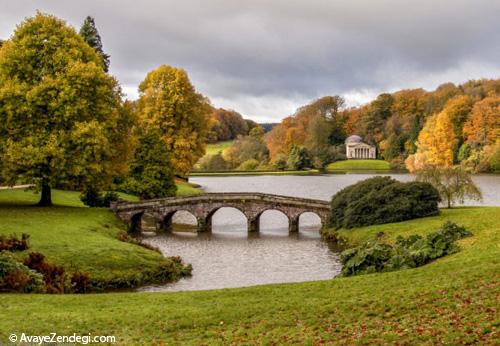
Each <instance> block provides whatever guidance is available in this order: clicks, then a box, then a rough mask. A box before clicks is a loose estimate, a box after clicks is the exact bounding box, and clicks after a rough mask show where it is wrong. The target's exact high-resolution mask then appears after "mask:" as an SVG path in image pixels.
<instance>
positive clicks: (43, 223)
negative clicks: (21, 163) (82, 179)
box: [0, 189, 173, 287]
mask: <svg viewBox="0 0 500 346" xmlns="http://www.w3.org/2000/svg"><path fill="white" fill-rule="evenodd" d="M79 196H80V193H79V192H73V191H60V190H53V202H54V206H53V207H49V208H40V207H36V206H34V204H35V203H36V202H37V201H38V199H39V195H38V194H35V193H34V192H33V191H26V190H23V189H13V190H1V191H0V234H4V235H10V234H13V233H15V234H17V235H19V236H20V235H21V233H28V234H29V235H30V244H31V247H30V249H29V250H28V251H37V252H41V253H43V254H44V255H46V256H47V259H48V260H49V261H51V262H54V263H57V264H58V265H62V266H64V267H65V268H66V270H67V271H69V272H75V271H82V272H86V273H88V274H90V277H91V279H92V280H93V281H94V282H96V283H97V282H99V283H102V285H103V286H106V285H108V286H109V287H122V286H135V285H137V284H144V283H145V282H146V281H148V280H149V279H150V276H151V275H154V274H155V273H157V272H158V271H159V270H160V266H168V265H173V263H172V261H171V260H170V259H167V258H164V257H163V256H162V255H160V254H159V253H157V252H155V251H152V250H148V249H145V248H143V247H141V246H138V245H135V244H131V243H127V242H123V241H120V240H118V238H117V237H118V235H119V234H120V233H122V232H124V231H125V230H126V227H125V225H124V224H123V223H122V222H121V221H119V220H118V219H117V218H116V217H115V215H114V214H113V213H112V212H111V211H110V210H108V209H103V208H87V207H85V206H84V205H83V204H82V202H81V201H80V199H79ZM121 197H125V198H127V199H131V200H133V199H135V198H134V196H130V195H126V194H121ZM28 251H25V252H21V253H18V256H20V257H24V256H25V254H26V253H27V252H28Z"/></svg>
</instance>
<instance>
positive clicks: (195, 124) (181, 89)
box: [137, 65, 211, 175]
mask: <svg viewBox="0 0 500 346" xmlns="http://www.w3.org/2000/svg"><path fill="white" fill-rule="evenodd" d="M139 96H140V97H139V100H138V102H137V108H138V113H139V120H140V122H141V123H142V124H143V125H144V126H152V127H154V128H157V129H159V130H160V131H161V136H162V139H163V141H164V142H165V150H167V151H168V152H170V154H171V156H172V165H173V167H174V171H175V173H176V174H180V175H185V174H187V173H188V172H189V171H190V170H191V168H192V167H193V165H194V164H195V163H196V162H197V161H198V159H199V158H200V157H202V156H203V155H204V153H205V142H206V136H207V131H208V124H209V116H210V112H211V109H210V107H209V104H208V101H207V100H206V99H205V98H204V97H203V96H202V95H201V94H198V93H197V92H196V91H195V89H194V87H193V85H192V84H191V82H190V81H189V78H188V75H187V74H186V72H185V71H184V70H183V69H179V68H175V67H171V66H167V65H162V66H160V67H158V68H157V69H156V70H153V71H151V72H149V73H148V74H147V76H146V78H145V79H144V81H143V82H142V83H141V84H140V85H139Z"/></svg>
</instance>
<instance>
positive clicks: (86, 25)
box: [80, 16, 109, 72]
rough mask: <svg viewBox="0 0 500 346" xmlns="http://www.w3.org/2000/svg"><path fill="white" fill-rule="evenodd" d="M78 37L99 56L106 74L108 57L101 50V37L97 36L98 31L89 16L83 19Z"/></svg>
mask: <svg viewBox="0 0 500 346" xmlns="http://www.w3.org/2000/svg"><path fill="white" fill-rule="evenodd" d="M80 36H82V37H83V39H84V40H85V42H87V43H88V45H89V46H91V47H92V48H94V49H95V50H96V52H97V53H98V54H99V55H100V56H101V58H102V63H103V64H104V71H105V72H108V70H109V55H108V54H106V53H104V50H103V48H102V41H101V35H99V31H97V28H96V26H95V22H94V18H92V17H91V16H87V18H85V20H84V22H83V24H82V27H81V28H80Z"/></svg>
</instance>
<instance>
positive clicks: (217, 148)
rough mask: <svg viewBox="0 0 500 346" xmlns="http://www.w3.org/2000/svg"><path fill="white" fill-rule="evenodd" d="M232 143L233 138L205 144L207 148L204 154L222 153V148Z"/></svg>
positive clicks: (224, 148)
mask: <svg viewBox="0 0 500 346" xmlns="http://www.w3.org/2000/svg"><path fill="white" fill-rule="evenodd" d="M233 143H234V140H231V141H224V142H217V143H212V144H207V150H206V154H205V155H215V154H217V153H219V152H220V153H223V152H224V150H226V149H227V148H229V147H230V146H231V145H233Z"/></svg>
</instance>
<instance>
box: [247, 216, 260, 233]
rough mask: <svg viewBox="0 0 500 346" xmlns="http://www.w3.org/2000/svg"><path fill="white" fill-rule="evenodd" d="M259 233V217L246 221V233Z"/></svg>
mask: <svg viewBox="0 0 500 346" xmlns="http://www.w3.org/2000/svg"><path fill="white" fill-rule="evenodd" d="M259 231H260V215H257V216H256V217H254V218H252V219H248V232H259Z"/></svg>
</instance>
